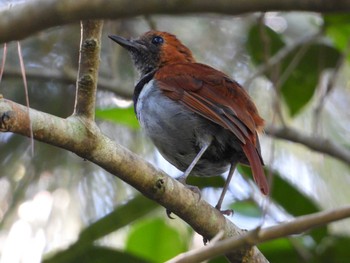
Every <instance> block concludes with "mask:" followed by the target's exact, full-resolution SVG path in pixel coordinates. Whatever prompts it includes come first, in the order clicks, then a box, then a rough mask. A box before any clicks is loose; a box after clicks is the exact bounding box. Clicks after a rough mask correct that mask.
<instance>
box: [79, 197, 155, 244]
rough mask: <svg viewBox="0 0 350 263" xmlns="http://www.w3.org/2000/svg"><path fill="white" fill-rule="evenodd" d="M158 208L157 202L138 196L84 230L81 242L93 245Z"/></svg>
mask: <svg viewBox="0 0 350 263" xmlns="http://www.w3.org/2000/svg"><path fill="white" fill-rule="evenodd" d="M158 207H159V205H158V204H157V203H156V202H154V201H152V200H150V199H148V198H146V197H144V196H143V195H137V196H136V197H134V198H133V199H131V200H130V201H129V202H128V203H126V204H124V205H121V206H120V207H118V208H117V209H115V210H114V211H113V212H111V213H110V214H108V215H106V216H105V217H103V218H101V219H100V220H98V221H96V222H95V223H93V224H91V225H90V226H89V227H87V228H86V229H84V230H83V231H82V232H81V233H80V235H79V240H82V241H84V242H91V243H92V242H93V241H95V240H97V239H99V238H101V237H103V236H105V235H108V234H110V233H112V232H114V231H116V230H118V229H120V228H122V227H124V226H127V225H128V224H130V223H131V222H133V221H135V220H136V219H139V218H140V217H142V216H144V215H146V214H148V213H149V212H151V211H153V210H154V209H156V208H158ZM79 240H78V241H79Z"/></svg>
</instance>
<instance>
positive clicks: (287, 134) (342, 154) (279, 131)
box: [265, 126, 350, 164]
mask: <svg viewBox="0 0 350 263" xmlns="http://www.w3.org/2000/svg"><path fill="white" fill-rule="evenodd" d="M265 132H266V134H267V135H270V136H273V137H275V138H279V139H284V140H288V141H292V142H296V143H300V144H302V145H304V146H306V147H308V148H310V149H311V150H314V151H317V152H320V153H325V154H327V155H329V156H331V157H334V158H337V159H339V160H341V161H343V162H345V163H347V164H350V151H349V150H347V149H346V148H345V147H342V146H340V145H337V144H335V143H334V142H332V141H330V140H328V139H325V138H321V137H315V136H311V135H310V136H308V135H303V134H302V133H300V132H298V131H296V130H294V129H292V128H290V127H283V128H277V127H273V126H267V127H265Z"/></svg>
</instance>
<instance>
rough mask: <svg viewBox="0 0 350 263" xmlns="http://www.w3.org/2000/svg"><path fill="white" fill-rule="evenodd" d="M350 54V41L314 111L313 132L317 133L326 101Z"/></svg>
mask: <svg viewBox="0 0 350 263" xmlns="http://www.w3.org/2000/svg"><path fill="white" fill-rule="evenodd" d="M349 53H350V41H349V42H348V45H347V47H346V50H345V52H343V53H342V55H341V56H340V57H339V59H338V61H337V63H336V65H335V67H334V70H333V72H332V75H331V76H330V78H329V80H328V82H327V87H326V90H325V92H324V93H323V94H322V95H321V98H320V99H319V101H318V104H317V105H316V107H315V109H314V118H313V130H314V132H317V130H318V129H317V127H318V126H319V120H320V117H321V114H322V110H323V107H324V105H325V101H326V99H327V98H328V96H329V95H330V94H331V93H332V91H333V90H334V88H335V86H336V85H335V83H336V80H337V78H338V75H339V72H340V69H341V66H342V65H343V64H344V62H345V60H346V58H347V57H348V55H349Z"/></svg>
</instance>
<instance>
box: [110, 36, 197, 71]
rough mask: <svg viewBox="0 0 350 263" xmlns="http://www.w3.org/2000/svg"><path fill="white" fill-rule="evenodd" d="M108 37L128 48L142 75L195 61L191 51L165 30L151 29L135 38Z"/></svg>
mask: <svg viewBox="0 0 350 263" xmlns="http://www.w3.org/2000/svg"><path fill="white" fill-rule="evenodd" d="M109 38H110V39H112V40H113V41H115V42H116V43H118V44H119V45H121V46H122V47H124V48H125V49H127V50H128V52H129V53H130V54H131V57H132V60H133V62H134V64H135V67H136V68H137V70H138V71H139V73H140V74H141V75H142V76H143V75H145V74H147V73H149V72H151V71H154V70H157V69H159V68H161V67H163V66H165V65H169V64H174V63H186V62H188V63H193V62H195V60H194V58H193V56H192V52H191V51H190V50H189V49H188V48H187V47H186V46H185V45H183V44H182V43H181V42H180V41H179V40H178V39H177V38H176V36H174V35H172V34H169V33H167V32H160V31H155V30H152V31H148V32H146V33H145V34H143V35H142V36H140V37H139V38H137V39H126V38H123V37H120V36H114V35H110V36H109Z"/></svg>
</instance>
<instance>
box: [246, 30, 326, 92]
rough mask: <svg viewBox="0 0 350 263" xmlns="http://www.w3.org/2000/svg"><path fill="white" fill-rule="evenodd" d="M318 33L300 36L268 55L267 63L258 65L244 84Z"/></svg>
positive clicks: (313, 38) (247, 84)
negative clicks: (273, 53)
mask: <svg viewBox="0 0 350 263" xmlns="http://www.w3.org/2000/svg"><path fill="white" fill-rule="evenodd" d="M320 35H321V32H317V33H315V34H312V35H306V36H304V37H302V38H300V39H299V40H297V41H296V42H294V43H293V44H290V45H286V46H284V48H282V49H280V50H279V51H278V52H277V53H276V54H275V55H273V56H272V57H270V58H269V60H268V61H267V63H264V64H262V65H259V66H258V67H257V68H256V70H255V72H254V73H253V74H252V75H251V76H250V77H249V79H247V80H246V81H245V82H244V86H249V85H250V83H251V82H252V81H253V80H254V79H255V78H257V77H258V76H261V75H262V74H264V73H265V72H266V71H268V70H269V69H271V68H272V67H274V66H276V65H277V64H279V63H281V61H282V60H283V59H284V58H286V57H287V56H288V55H289V54H290V53H291V52H293V51H294V50H295V49H296V48H298V47H300V46H302V45H305V44H307V43H309V42H315V41H316V40H317V38H318V37H319V36H320Z"/></svg>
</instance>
